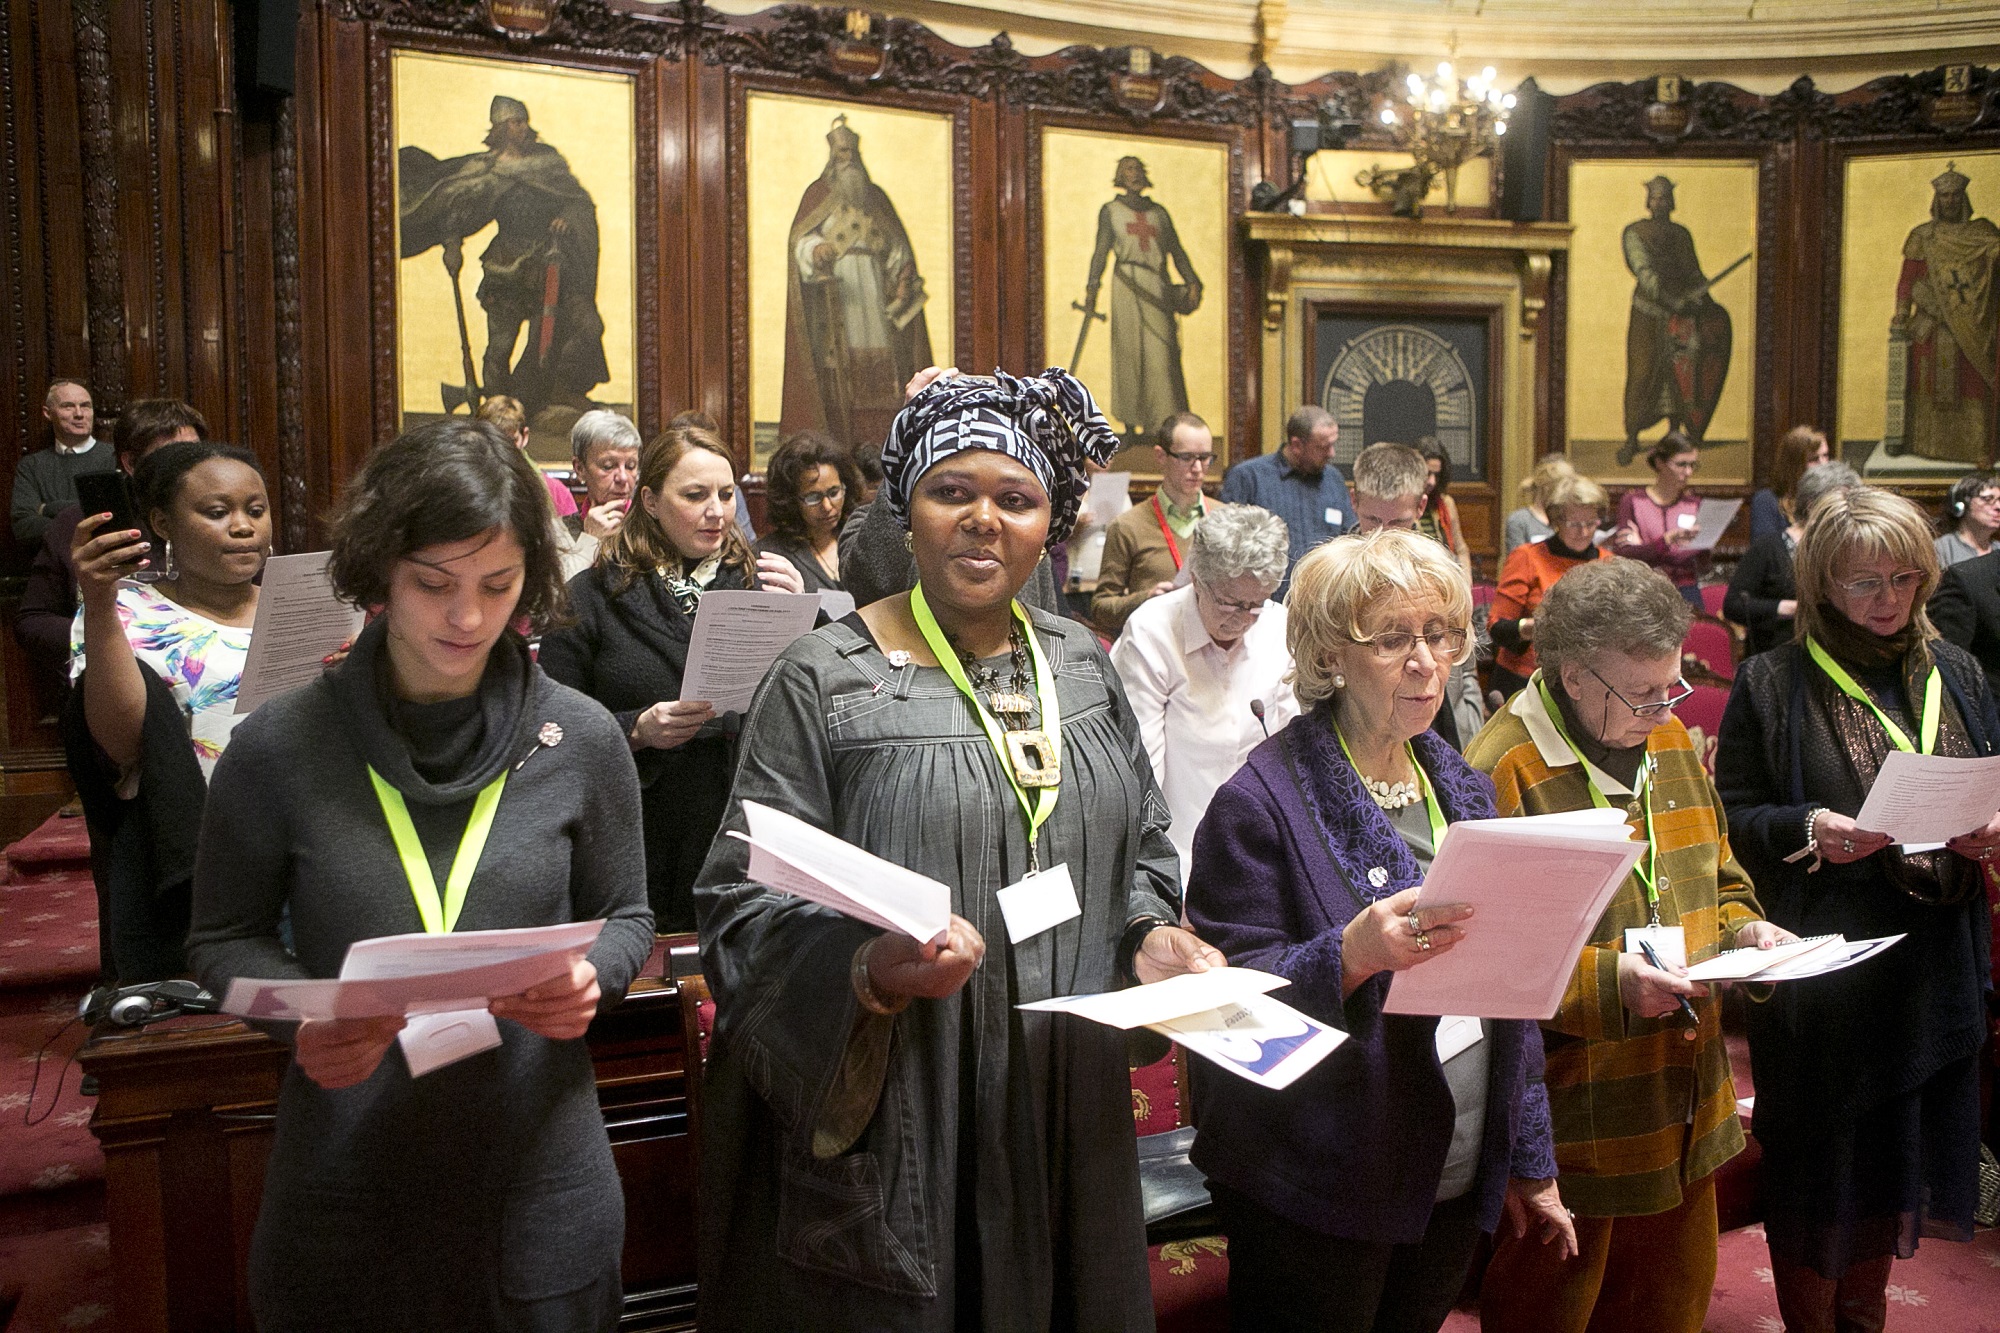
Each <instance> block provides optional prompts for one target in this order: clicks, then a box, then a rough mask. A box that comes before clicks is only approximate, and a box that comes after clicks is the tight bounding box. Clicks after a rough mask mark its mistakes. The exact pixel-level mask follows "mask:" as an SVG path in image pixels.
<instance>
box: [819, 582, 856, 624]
mask: <svg viewBox="0 0 2000 1333" xmlns="http://www.w3.org/2000/svg"><path fill="white" fill-rule="evenodd" d="M819 609H820V611H821V612H822V613H824V614H825V616H826V618H827V619H828V620H838V619H840V618H841V617H842V616H845V615H852V614H853V612H854V594H853V593H851V592H848V591H846V590H845V589H842V588H821V589H820V590H819Z"/></svg>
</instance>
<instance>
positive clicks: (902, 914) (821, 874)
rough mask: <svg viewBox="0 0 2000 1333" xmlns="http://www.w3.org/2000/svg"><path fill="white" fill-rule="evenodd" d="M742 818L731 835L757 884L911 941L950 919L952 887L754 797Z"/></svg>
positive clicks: (939, 930) (937, 931)
mask: <svg viewBox="0 0 2000 1333" xmlns="http://www.w3.org/2000/svg"><path fill="white" fill-rule="evenodd" d="M743 818H744V821H745V822H746V823H748V824H749V825H750V831H749V833H747V834H744V833H738V832H735V831H734V830H731V831H730V834H729V836H730V837H732V838H741V839H742V840H743V841H744V842H747V843H749V844H750V870H749V874H750V878H751V879H753V880H755V881H757V882H758V883H759V884H765V885H768V886H770V887H771V888H774V889H778V890H780V891H782V892H784V893H789V894H793V895H795V896H797V897H800V898H804V899H807V900H808V901H810V902H816V903H818V904H820V905H821V906H822V907H831V908H832V909H833V910H834V911H836V912H840V913H842V914H843V915H846V916H851V917H853V918H855V919H856V920H857V921H866V922H867V923H868V924H869V925H871V926H879V927H881V928H882V929H883V930H893V931H896V932H898V933H900V934H904V935H908V936H909V937H910V938H912V939H916V940H923V941H930V940H934V939H937V938H938V937H940V936H941V935H943V934H944V933H945V929H946V927H948V926H949V925H950V924H951V890H950V889H949V888H947V887H946V886H945V885H943V884H940V883H939V882H938V881H936V880H934V879H931V878H930V877H928V876H926V875H919V874H918V873H917V872H916V871H914V870H908V869H905V868H904V867H902V866H899V865H897V864H896V863H895V862H893V861H885V860H883V859H882V858H881V857H879V856H876V855H874V854H873V853H870V852H864V851H862V850H861V849H860V848H859V847H856V846H855V845H854V844H853V843H849V842H843V841H841V840H840V839H839V838H836V837H835V836H833V834H831V833H828V832H826V831H825V830H823V829H816V828H814V827H813V826H812V825H811V824H808V823H806V822H805V821H804V820H803V819H799V818H796V817H795V816H792V815H788V814H786V813H785V812H784V811H782V810H773V809H772V808H771V807H770V806H768V805H760V804H758V803H757V802H756V801H745V802H744V803H743Z"/></svg>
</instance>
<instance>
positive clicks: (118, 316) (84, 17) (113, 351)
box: [72, 0, 126, 411]
mask: <svg viewBox="0 0 2000 1333" xmlns="http://www.w3.org/2000/svg"><path fill="white" fill-rule="evenodd" d="M111 3H112V0H75V3H74V5H73V7H72V13H73V15H74V17H75V35H76V72H77V106H78V109H79V113H80V115H79V122H78V146H79V158H80V161H79V163H78V165H79V170H80V174H81V176H82V181H83V189H82V192H81V195H80V197H81V200H82V204H83V233H84V277H85V286H86V290H87V302H88V309H89V312H90V313H89V339H90V344H89V345H90V384H91V392H92V394H93V395H94V396H95V398H96V400H97V406H98V410H99V411H104V410H106V409H107V408H116V407H117V406H119V405H121V404H122V403H123V402H124V401H125V361H126V356H125V336H124V328H123V320H122V310H123V305H124V300H125V282H124V275H123V272H122V267H121V265H120V263H119V251H120V245H119V230H118V196H119V193H120V190H119V184H120V180H119V159H118V154H117V152H116V135H115V133H114V131H113V127H112V75H111Z"/></svg>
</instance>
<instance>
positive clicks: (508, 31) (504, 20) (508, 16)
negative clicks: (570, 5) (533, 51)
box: [481, 0, 562, 40]
mask: <svg viewBox="0 0 2000 1333" xmlns="http://www.w3.org/2000/svg"><path fill="white" fill-rule="evenodd" d="M481 8H483V9H484V10H485V12H486V21H487V22H488V23H490V24H492V25H493V30H494V31H495V32H498V33H500V34H502V35H503V36H505V37H508V38H510V39H512V38H523V39H529V40H532V39H534V38H536V37H546V36H548V35H549V30H550V29H552V28H554V27H555V25H556V11H557V10H559V9H561V8H562V0H484V3H483V5H482V6H481Z"/></svg>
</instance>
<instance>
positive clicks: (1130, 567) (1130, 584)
mask: <svg viewBox="0 0 2000 1333" xmlns="http://www.w3.org/2000/svg"><path fill="white" fill-rule="evenodd" d="M1153 460H1154V465H1155V466H1156V467H1158V468H1159V469H1160V486H1159V489H1158V490H1156V491H1154V492H1153V498H1152V499H1150V500H1148V501H1146V502H1145V503H1144V504H1140V505H1134V506H1133V507H1132V508H1130V509H1128V510H1126V511H1125V512H1124V513H1122V514H1120V515H1119V516H1118V517H1117V518H1114V519H1112V520H1111V523H1110V525H1109V526H1108V527H1106V528H1105V530H1104V561H1103V563H1102V564H1101V565H1100V566H1099V567H1098V575H1097V591H1096V592H1095V593H1093V594H1092V595H1091V598H1090V615H1091V619H1092V620H1094V621H1095V622H1096V624H1097V628H1098V629H1099V630H1100V631H1102V632H1103V633H1105V634H1109V635H1111V636H1112V637H1114V638H1115V637H1117V635H1118V633H1119V631H1121V630H1123V629H1124V628H1125V621H1126V619H1127V618H1128V617H1130V616H1131V614H1132V613H1133V612H1134V611H1136V610H1138V609H1139V605H1140V603H1142V602H1145V601H1147V600H1149V599H1151V598H1154V597H1158V596H1160V595H1161V594H1163V593H1168V592H1172V591H1173V590H1174V587H1175V585H1176V583H1177V582H1181V581H1184V580H1181V579H1180V572H1181V566H1182V565H1184V564H1186V563H1187V553H1188V535H1189V534H1190V533H1192V532H1193V531H1194V525H1195V523H1196V522H1197V521H1199V520H1200V519H1201V517H1202V516H1203V515H1204V514H1206V513H1207V512H1208V500H1207V498H1206V497H1204V496H1203V495H1202V493H1201V483H1202V481H1203V479H1204V478H1206V477H1207V476H1208V465H1209V464H1210V463H1213V462H1214V461H1215V436H1214V435H1213V434H1211V433H1210V432H1209V429H1208V423H1206V422H1204V421H1203V420H1202V419H1201V418H1200V417H1198V416H1196V415H1195V414H1194V413H1192V412H1176V413H1174V414H1173V415H1172V416H1170V417H1168V418H1167V419H1166V420H1165V421H1163V422H1161V423H1160V429H1159V431H1158V433H1157V434H1156V435H1155V437H1154V441H1153Z"/></svg>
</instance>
